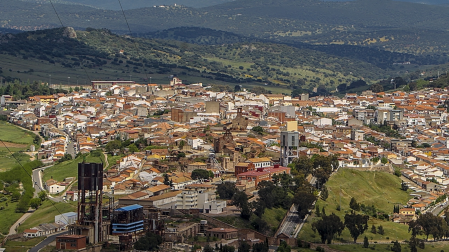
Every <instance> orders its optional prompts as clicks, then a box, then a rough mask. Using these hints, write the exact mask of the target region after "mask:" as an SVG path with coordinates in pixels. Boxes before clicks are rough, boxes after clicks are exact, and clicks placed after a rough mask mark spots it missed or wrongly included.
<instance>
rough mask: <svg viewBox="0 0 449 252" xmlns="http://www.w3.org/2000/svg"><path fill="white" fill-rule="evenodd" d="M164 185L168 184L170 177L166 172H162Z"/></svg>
mask: <svg viewBox="0 0 449 252" xmlns="http://www.w3.org/2000/svg"><path fill="white" fill-rule="evenodd" d="M164 185H170V179H169V178H168V174H167V173H165V174H164Z"/></svg>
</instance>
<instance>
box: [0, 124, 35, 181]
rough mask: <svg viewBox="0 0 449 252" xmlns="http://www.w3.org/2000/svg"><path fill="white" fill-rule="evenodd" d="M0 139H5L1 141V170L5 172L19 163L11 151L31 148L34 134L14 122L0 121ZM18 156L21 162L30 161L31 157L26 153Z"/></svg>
mask: <svg viewBox="0 0 449 252" xmlns="http://www.w3.org/2000/svg"><path fill="white" fill-rule="evenodd" d="M0 139H1V140H2V141H3V143H0V172H4V171H7V170H9V169H10V168H12V167H13V166H15V165H17V164H18V162H17V161H16V160H15V159H14V158H13V157H12V155H11V152H12V153H16V152H19V151H26V150H27V149H29V147H30V145H32V144H33V140H34V135H33V134H32V133H30V132H28V131H26V130H23V129H21V128H19V127H17V126H15V125H13V124H10V123H8V122H4V121H0ZM5 145H6V146H5ZM6 147H8V148H6ZM8 149H9V150H8ZM10 151H11V152H10ZM16 158H17V159H18V160H19V162H20V163H26V162H28V161H30V157H29V156H28V155H26V154H23V155H22V154H21V155H17V156H16Z"/></svg>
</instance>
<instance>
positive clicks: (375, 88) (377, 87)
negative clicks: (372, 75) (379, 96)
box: [369, 83, 384, 93]
mask: <svg viewBox="0 0 449 252" xmlns="http://www.w3.org/2000/svg"><path fill="white" fill-rule="evenodd" d="M369 89H370V90H371V91H373V93H380V92H383V91H384V87H383V86H382V85H380V84H379V83H376V84H373V85H371V87H370V88H369Z"/></svg>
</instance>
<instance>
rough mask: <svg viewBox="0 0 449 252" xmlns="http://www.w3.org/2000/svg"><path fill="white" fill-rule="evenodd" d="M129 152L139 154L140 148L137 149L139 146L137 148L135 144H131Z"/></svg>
mask: <svg viewBox="0 0 449 252" xmlns="http://www.w3.org/2000/svg"><path fill="white" fill-rule="evenodd" d="M128 150H129V152H131V153H134V152H139V148H137V146H136V145H135V144H130V145H128Z"/></svg>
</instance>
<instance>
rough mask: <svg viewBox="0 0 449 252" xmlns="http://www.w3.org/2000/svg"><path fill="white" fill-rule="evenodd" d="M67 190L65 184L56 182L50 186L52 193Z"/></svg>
mask: <svg viewBox="0 0 449 252" xmlns="http://www.w3.org/2000/svg"><path fill="white" fill-rule="evenodd" d="M64 190H65V186H62V185H58V184H54V185H51V186H50V187H49V190H48V191H49V192H50V194H56V193H60V192H62V191H64Z"/></svg>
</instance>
